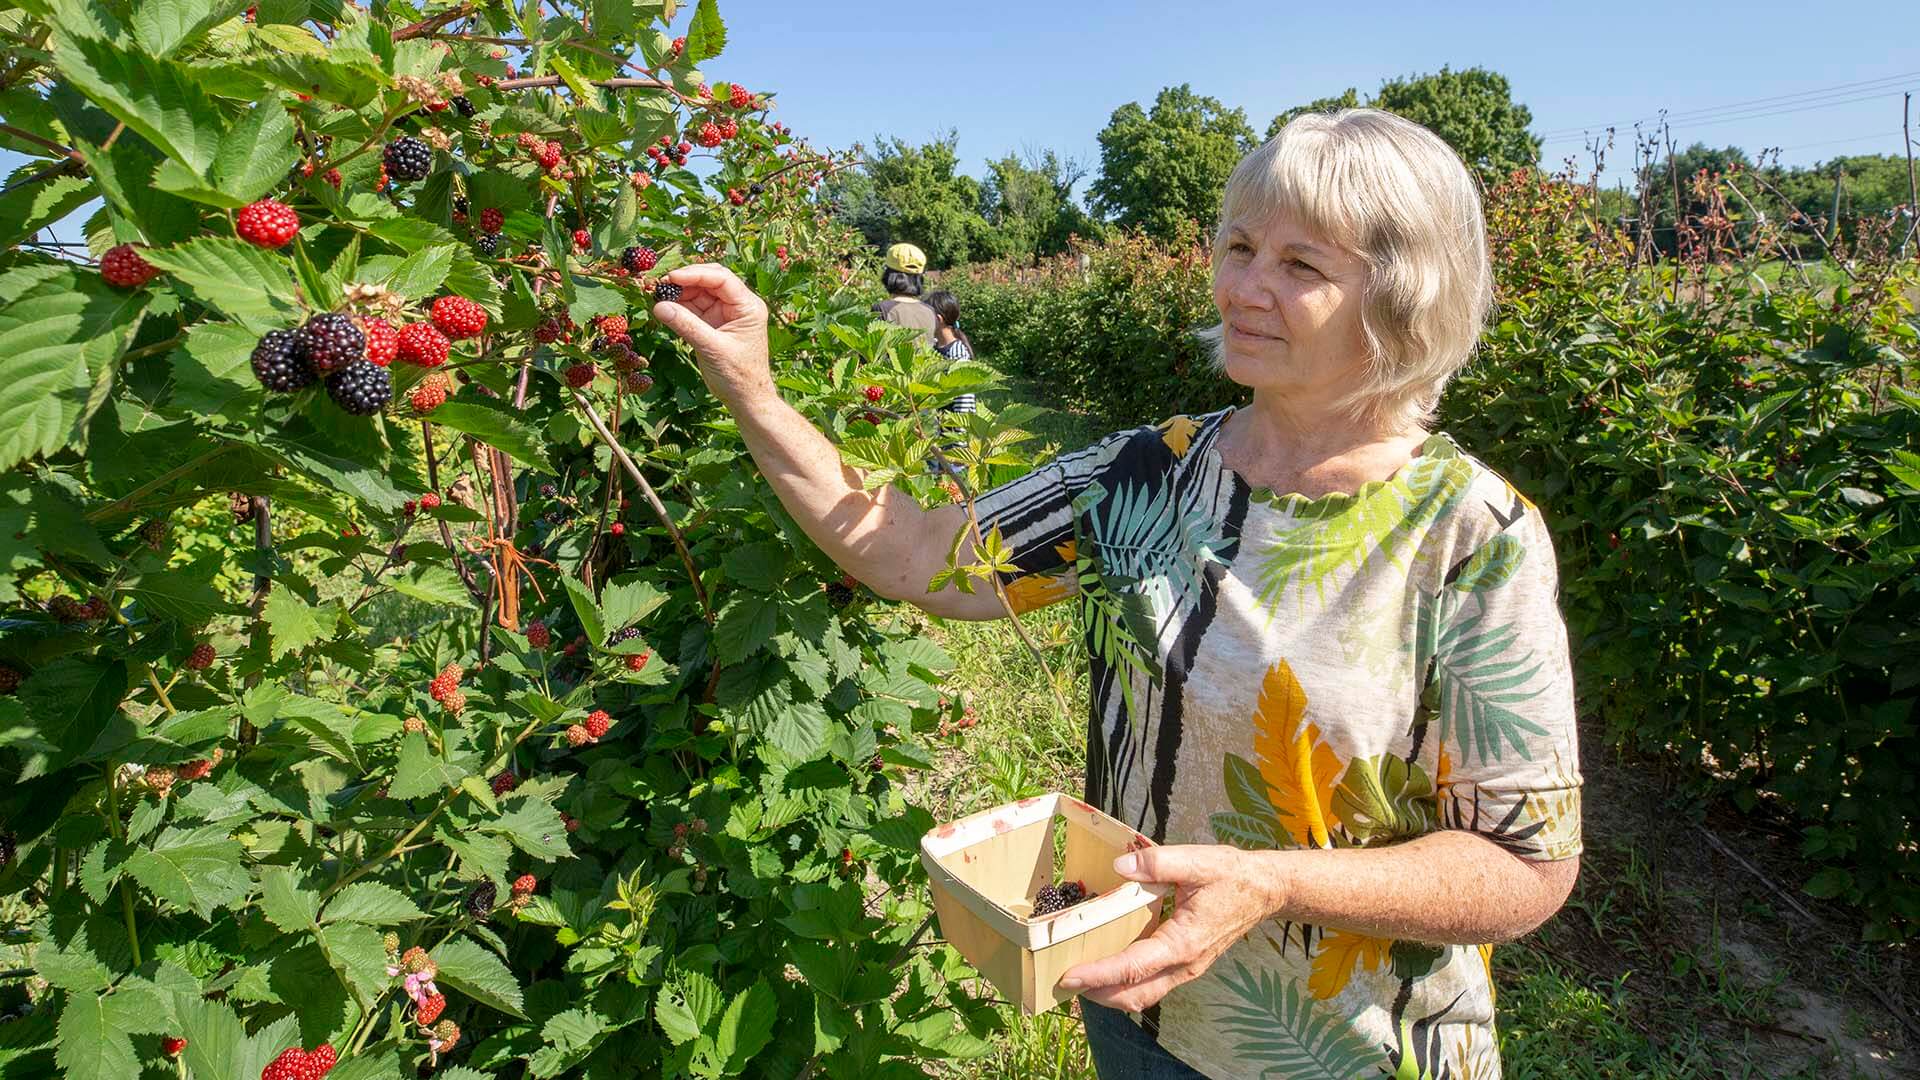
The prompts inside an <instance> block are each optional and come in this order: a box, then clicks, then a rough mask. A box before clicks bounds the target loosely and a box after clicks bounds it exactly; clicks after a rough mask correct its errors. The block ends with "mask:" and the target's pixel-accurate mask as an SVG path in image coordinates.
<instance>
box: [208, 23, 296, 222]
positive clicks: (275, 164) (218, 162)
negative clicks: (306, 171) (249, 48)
mask: <svg viewBox="0 0 1920 1080" xmlns="http://www.w3.org/2000/svg"><path fill="white" fill-rule="evenodd" d="M226 2H228V3H237V2H240V0H226ZM299 160H300V151H299V149H298V148H297V147H296V146H295V144H294V131H293V121H292V120H291V119H290V118H289V117H288V116H287V110H285V109H283V108H281V107H280V106H279V105H278V104H277V103H273V102H266V103H262V104H259V105H255V106H254V107H253V108H252V109H251V110H249V111H248V112H247V114H246V115H244V116H242V117H241V118H240V119H238V120H236V121H234V125H233V130H231V131H229V132H227V135H226V137H225V138H223V139H221V140H220V156H219V157H217V158H215V159H214V162H213V183H214V186H215V187H216V188H218V189H219V190H221V191H224V192H226V193H227V194H228V195H229V196H230V197H232V198H233V199H235V200H237V203H236V205H239V206H245V205H246V204H248V203H250V202H253V201H254V200H256V199H260V198H263V197H265V196H266V195H267V194H269V193H270V192H272V191H273V189H274V188H275V187H277V186H279V185H280V184H281V183H282V182H283V181H285V180H286V178H287V171H288V170H289V169H292V168H293V165H294V162H296V161H299Z"/></svg>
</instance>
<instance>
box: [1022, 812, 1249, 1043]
mask: <svg viewBox="0 0 1920 1080" xmlns="http://www.w3.org/2000/svg"><path fill="white" fill-rule="evenodd" d="M1113 866H1114V869H1115V870H1117V871H1119V873H1120V875H1121V876H1122V877H1125V878H1127V879H1129V880H1132V881H1143V882H1159V883H1160V884H1163V885H1172V886H1174V888H1175V890H1176V891H1175V893H1174V913H1173V917H1172V918H1170V919H1168V920H1167V921H1166V922H1164V923H1162V924H1160V927H1159V929H1157V930H1155V931H1154V932H1153V933H1152V934H1150V935H1148V936H1147V937H1144V938H1141V939H1140V940H1139V941H1136V942H1134V943H1133V944H1132V945H1129V946H1127V947H1126V948H1125V949H1123V950H1121V951H1120V952H1118V953H1116V954H1114V955H1112V956H1109V957H1107V958H1106V959H1105V960H1094V961H1091V962H1089V963H1085V964H1078V965H1075V966H1074V967H1071V968H1069V969H1067V972H1066V974H1064V975H1062V976H1061V977H1060V989H1062V990H1072V991H1078V992H1080V993H1081V994H1082V995H1084V996H1085V997H1087V998H1089V999H1090V1000H1093V1001H1096V1002H1099V1003H1100V1004H1102V1005H1105V1006H1107V1007H1109V1008H1114V1009H1123V1010H1125V1011H1127V1012H1140V1011H1141V1010H1143V1009H1145V1008H1147V1007H1148V1006H1150V1005H1152V1004H1153V1003H1154V1002H1156V1001H1159V1000H1160V999H1161V998H1163V997H1166V996H1167V992H1168V991H1170V990H1172V989H1173V988H1174V987H1176V986H1179V985H1180V984H1181V983H1184V982H1191V981H1193V980H1194V979H1197V978H1199V977H1200V976H1201V975H1202V974H1204V973H1205V972H1206V970H1207V969H1208V968H1210V967H1212V966H1213V962H1214V961H1215V960H1218V959H1219V958H1220V954H1221V953H1224V952H1226V951H1227V949H1229V948H1231V947H1232V946H1233V945H1235V944H1237V943H1238V942H1239V941H1240V939H1241V938H1244V937H1245V936H1246V935H1247V932H1248V931H1249V930H1252V929H1253V928H1254V927H1255V926H1257V925H1259V924H1260V923H1261V922H1263V921H1265V920H1266V919H1267V918H1269V917H1270V916H1272V914H1273V913H1274V912H1275V911H1278V910H1280V909H1281V907H1282V906H1283V904H1284V897H1283V892H1284V889H1283V882H1282V879H1281V875H1280V874H1279V873H1278V869H1279V868H1278V866H1277V865H1276V864H1275V860H1274V859H1273V858H1272V853H1271V852H1259V853H1255V852H1248V851H1242V850H1240V849H1239V848H1235V847H1226V846H1222V845H1203V844H1182V845H1174V846H1171V847H1150V848H1145V849H1142V850H1140V851H1136V852H1132V853H1130V854H1127V855H1122V856H1121V857H1120V858H1118V859H1116V860H1114V864H1113Z"/></svg>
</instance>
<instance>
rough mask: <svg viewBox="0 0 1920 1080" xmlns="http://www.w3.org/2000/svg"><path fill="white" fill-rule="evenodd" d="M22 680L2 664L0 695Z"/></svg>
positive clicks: (11, 689)
mask: <svg viewBox="0 0 1920 1080" xmlns="http://www.w3.org/2000/svg"><path fill="white" fill-rule="evenodd" d="M20 679H21V675H20V673H19V672H17V671H15V670H13V669H12V668H10V667H8V666H6V665H5V664H0V694H11V693H13V692H14V691H15V690H18V689H20ZM4 865H6V864H5V863H4V862H0V866H4Z"/></svg>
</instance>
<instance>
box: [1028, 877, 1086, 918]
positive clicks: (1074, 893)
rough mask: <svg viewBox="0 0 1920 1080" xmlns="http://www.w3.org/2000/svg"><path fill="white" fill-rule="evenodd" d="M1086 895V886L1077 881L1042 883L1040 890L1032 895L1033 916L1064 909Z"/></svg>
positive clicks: (1036, 916)
mask: <svg viewBox="0 0 1920 1080" xmlns="http://www.w3.org/2000/svg"><path fill="white" fill-rule="evenodd" d="M1087 896H1088V893H1087V887H1086V886H1085V885H1082V884H1081V883H1080V882H1078V881H1066V882H1062V883H1060V884H1058V885H1042V886H1040V891H1039V892H1037V893H1035V894H1034V896H1033V914H1034V917H1035V918H1038V917H1039V916H1041V915H1051V914H1053V913H1054V912H1056V911H1065V910H1066V909H1067V908H1070V907H1072V906H1073V905H1075V904H1077V903H1079V902H1080V901H1082V900H1085V899H1086V898H1087Z"/></svg>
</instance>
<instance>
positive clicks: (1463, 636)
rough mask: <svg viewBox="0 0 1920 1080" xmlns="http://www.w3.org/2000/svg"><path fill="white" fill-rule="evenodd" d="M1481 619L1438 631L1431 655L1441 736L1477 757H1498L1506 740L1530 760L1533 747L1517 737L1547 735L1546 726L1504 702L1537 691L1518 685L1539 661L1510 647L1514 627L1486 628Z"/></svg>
mask: <svg viewBox="0 0 1920 1080" xmlns="http://www.w3.org/2000/svg"><path fill="white" fill-rule="evenodd" d="M1484 618H1485V616H1482V615H1475V616H1473V617H1472V618H1469V619H1461V620H1459V621H1458V622H1455V623H1454V624H1452V625H1451V626H1448V627H1447V628H1446V629H1445V630H1444V631H1442V632H1441V634H1440V641H1439V645H1438V648H1437V650H1436V651H1435V654H1434V658H1433V666H1434V679H1435V681H1436V682H1437V683H1438V684H1439V688H1440V741H1441V742H1442V743H1443V744H1444V743H1446V742H1447V741H1448V740H1449V739H1454V740H1455V741H1457V742H1458V743H1459V745H1460V746H1461V747H1462V748H1463V751H1470V752H1471V753H1474V754H1477V755H1479V758H1480V760H1481V761H1499V760H1500V755H1501V753H1502V752H1503V750H1502V744H1503V743H1505V744H1510V745H1511V746H1512V747H1513V749H1514V750H1515V751H1516V752H1518V753H1519V755H1520V757H1521V758H1522V759H1524V760H1527V761H1532V760H1533V752H1532V751H1531V750H1529V749H1527V742H1526V740H1525V739H1524V738H1522V737H1521V736H1522V734H1523V733H1524V734H1527V735H1545V734H1546V733H1547V729H1546V728H1543V727H1541V726H1540V725H1539V724H1536V723H1534V722H1533V721H1531V720H1529V719H1527V718H1526V717H1524V716H1522V715H1520V714H1519V713H1517V712H1515V711H1513V709H1511V708H1509V707H1508V706H1512V705H1518V704H1520V703H1521V702H1523V701H1529V700H1531V699H1533V698H1536V697H1538V696H1540V690H1539V689H1538V688H1535V689H1533V690H1522V689H1519V687H1523V686H1525V685H1526V684H1527V683H1528V682H1530V681H1532V679H1533V677H1534V676H1535V675H1536V674H1538V673H1539V671H1540V665H1539V664H1538V663H1536V662H1535V661H1534V659H1533V653H1532V652H1531V651H1530V650H1529V651H1526V652H1521V651H1519V650H1518V649H1516V648H1515V647H1514V642H1515V640H1516V639H1517V638H1518V637H1519V634H1520V631H1519V629H1518V628H1517V627H1515V626H1512V625H1507V626H1499V627H1494V628H1492V629H1486V628H1484V627H1483V625H1482V621H1483V619H1484ZM1462 757H1463V759H1464V758H1465V757H1466V754H1465V753H1464V752H1463V754H1462Z"/></svg>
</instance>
